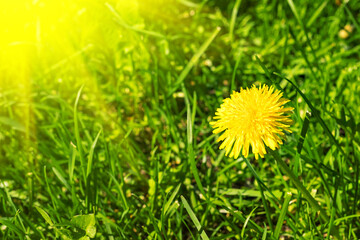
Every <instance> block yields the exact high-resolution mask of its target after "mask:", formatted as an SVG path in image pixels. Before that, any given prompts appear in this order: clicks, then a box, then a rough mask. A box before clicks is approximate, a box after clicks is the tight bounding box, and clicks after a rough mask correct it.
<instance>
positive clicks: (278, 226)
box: [274, 192, 292, 239]
mask: <svg viewBox="0 0 360 240" xmlns="http://www.w3.org/2000/svg"><path fill="white" fill-rule="evenodd" d="M291 197H292V194H291V192H287V193H286V194H285V200H284V203H283V205H282V207H281V212H280V216H279V218H278V222H277V224H276V227H275V232H274V237H275V238H276V239H278V238H279V236H280V231H281V227H282V226H283V223H284V219H285V216H286V213H287V210H288V206H289V202H290V200H291Z"/></svg>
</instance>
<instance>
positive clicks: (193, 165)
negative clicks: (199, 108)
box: [182, 85, 207, 199]
mask: <svg viewBox="0 0 360 240" xmlns="http://www.w3.org/2000/svg"><path fill="white" fill-rule="evenodd" d="M182 89H183V92H184V96H185V105H186V109H187V148H188V154H189V161H190V168H191V171H192V173H193V176H194V178H195V181H196V184H197V186H198V188H199V190H200V192H201V193H202V194H203V196H204V197H205V198H206V199H207V194H206V193H205V190H204V187H203V185H202V183H201V180H200V177H199V172H198V169H197V167H196V163H195V155H194V148H193V130H192V122H193V121H192V119H191V117H192V113H191V108H190V101H189V98H188V96H187V92H186V89H185V86H184V85H182Z"/></svg>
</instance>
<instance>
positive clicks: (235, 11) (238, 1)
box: [229, 0, 241, 42]
mask: <svg viewBox="0 0 360 240" xmlns="http://www.w3.org/2000/svg"><path fill="white" fill-rule="evenodd" d="M240 4H241V0H236V2H235V4H234V8H233V10H232V13H231V20H230V27H229V28H230V30H229V37H230V42H232V41H233V35H234V27H235V21H236V16H237V14H238V11H239V7H240Z"/></svg>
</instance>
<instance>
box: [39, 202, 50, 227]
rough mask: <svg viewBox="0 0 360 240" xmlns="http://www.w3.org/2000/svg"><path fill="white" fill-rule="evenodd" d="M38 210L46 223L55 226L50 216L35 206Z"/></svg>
mask: <svg viewBox="0 0 360 240" xmlns="http://www.w3.org/2000/svg"><path fill="white" fill-rule="evenodd" d="M35 208H36V210H38V212H39V213H40V214H41V216H42V217H43V218H44V219H45V221H46V222H47V223H48V224H49V225H50V226H52V225H54V223H53V222H52V220H51V218H50V217H49V214H47V212H45V211H44V210H43V209H41V208H40V207H37V206H35Z"/></svg>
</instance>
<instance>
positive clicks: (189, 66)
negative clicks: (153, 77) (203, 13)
mask: <svg viewBox="0 0 360 240" xmlns="http://www.w3.org/2000/svg"><path fill="white" fill-rule="evenodd" d="M220 30H221V28H220V27H217V28H216V29H215V31H214V32H213V33H212V34H211V36H210V37H209V38H208V39H207V40H206V41H205V42H204V43H203V45H201V47H200V48H199V49H198V50H197V52H196V53H195V54H194V56H193V57H192V58H191V59H190V61H189V62H188V64H187V65H186V66H185V68H184V70H183V71H182V72H181V73H180V75H179V77H178V78H177V80H176V82H175V83H174V84H173V86H174V87H173V88H172V89H171V90H170V92H169V93H168V96H171V95H172V94H173V93H174V92H175V91H176V90H177V89H178V88H179V87H180V86H181V84H182V82H183V81H184V80H185V78H186V76H187V75H188V74H189V72H190V70H191V69H192V68H193V67H194V65H195V63H196V62H197V61H198V60H199V58H200V57H201V56H202V55H203V53H204V52H205V51H206V49H207V48H208V47H209V46H210V44H211V43H212V41H214V39H215V37H216V36H217V35H218V33H219V32H220Z"/></svg>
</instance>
